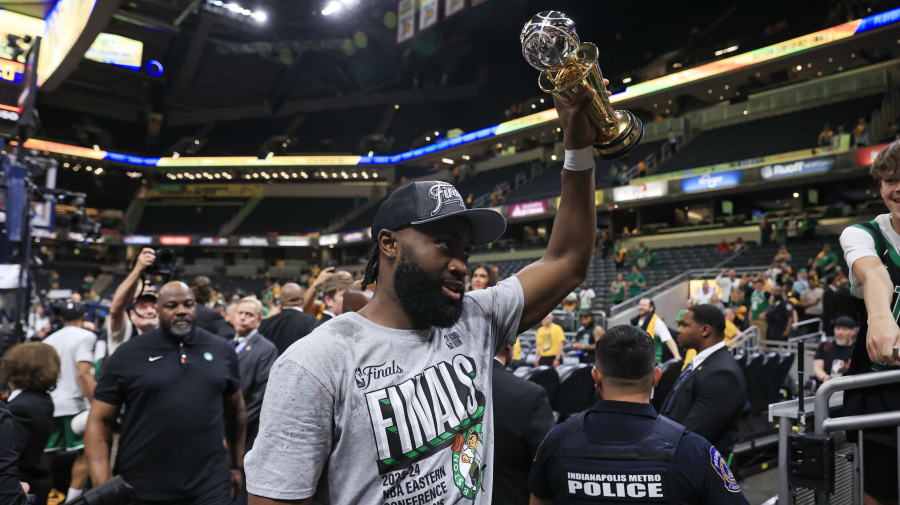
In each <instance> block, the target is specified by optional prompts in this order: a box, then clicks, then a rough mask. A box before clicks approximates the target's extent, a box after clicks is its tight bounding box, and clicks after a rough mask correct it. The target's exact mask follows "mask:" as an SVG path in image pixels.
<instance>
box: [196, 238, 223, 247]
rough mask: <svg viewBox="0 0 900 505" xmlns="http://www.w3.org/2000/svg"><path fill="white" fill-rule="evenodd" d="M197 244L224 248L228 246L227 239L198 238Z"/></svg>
mask: <svg viewBox="0 0 900 505" xmlns="http://www.w3.org/2000/svg"><path fill="white" fill-rule="evenodd" d="M197 243H198V244H200V245H216V246H225V245H228V237H200V238H199V239H197Z"/></svg>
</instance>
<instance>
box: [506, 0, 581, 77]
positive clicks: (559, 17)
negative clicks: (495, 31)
mask: <svg viewBox="0 0 900 505" xmlns="http://www.w3.org/2000/svg"><path fill="white" fill-rule="evenodd" d="M519 40H520V42H521V43H522V55H523V56H525V60H526V61H527V62H528V64H529V65H531V66H532V67H534V68H535V69H537V70H540V71H541V72H543V71H551V72H552V71H554V70H561V69H562V68H563V67H564V66H565V64H566V60H567V59H569V58H571V57H572V56H573V55H574V54H575V53H576V52H577V51H578V45H579V44H580V43H581V40H580V39H579V38H578V34H577V33H575V22H574V21H572V20H571V19H569V18H568V17H566V15H565V14H563V13H562V12H559V11H547V12H542V13H540V14H538V15H536V16H534V17H533V18H531V20H530V21H528V23H526V24H525V28H523V29H522V35H521V36H520V37H519Z"/></svg>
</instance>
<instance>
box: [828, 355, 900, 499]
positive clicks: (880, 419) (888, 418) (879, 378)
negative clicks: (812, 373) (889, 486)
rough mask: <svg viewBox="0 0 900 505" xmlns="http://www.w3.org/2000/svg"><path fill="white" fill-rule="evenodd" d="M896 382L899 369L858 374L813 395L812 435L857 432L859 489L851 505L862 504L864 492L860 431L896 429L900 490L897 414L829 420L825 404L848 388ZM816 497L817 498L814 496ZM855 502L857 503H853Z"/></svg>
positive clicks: (899, 416) (899, 473) (835, 381)
mask: <svg viewBox="0 0 900 505" xmlns="http://www.w3.org/2000/svg"><path fill="white" fill-rule="evenodd" d="M897 383H900V370H890V371H881V372H875V373H866V374H861V375H851V376H849V377H837V378H834V379H831V380H829V381H828V382H826V383H825V384H822V386H821V387H820V388H819V390H818V391H817V392H816V400H815V432H816V433H817V434H819V435H828V434H831V433H836V432H839V431H853V430H857V431H858V432H859V438H858V442H857V443H858V445H859V452H858V454H859V457H858V458H855V459H856V461H858V463H859V473H858V475H859V482H860V485H859V490H858V493H854V500H853V502H854V505H857V504H861V503H863V494H864V489H863V486H862V484H861V483H862V482H863V475H864V472H865V468H864V467H863V443H862V441H863V430H865V429H868V428H881V427H887V426H896V427H897V441H898V449H897V451H898V453H897V461H898V471H897V481H898V488H900V412H896V411H895V412H878V413H873V414H862V415H856V416H846V417H839V418H832V417H831V413H830V411H829V405H828V402H829V400H831V397H832V395H834V394H835V393H837V392H838V391H847V390H849V389H859V388H865V387H872V386H881V385H885V384H897ZM817 498H818V497H817ZM823 498H824V497H823ZM857 500H859V501H857ZM817 501H818V503H825V501H824V499H822V500H817Z"/></svg>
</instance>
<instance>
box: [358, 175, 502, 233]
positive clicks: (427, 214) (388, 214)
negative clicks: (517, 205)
mask: <svg viewBox="0 0 900 505" xmlns="http://www.w3.org/2000/svg"><path fill="white" fill-rule="evenodd" d="M448 217H464V218H466V219H468V220H469V222H470V223H472V242H473V245H474V246H475V247H480V246H483V245H487V244H490V243H491V242H493V241H495V240H497V239H498V238H500V237H501V236H503V232H505V231H506V219H504V218H503V216H502V215H500V213H499V212H497V211H495V210H493V209H467V208H466V204H465V201H464V200H463V198H462V196H461V195H460V194H459V191H457V190H456V188H455V187H453V185H452V184H450V183H448V182H443V181H419V182H413V183H410V184H407V185H405V186H401V187H399V188H397V190H396V191H394V192H393V193H391V195H390V196H388V197H387V199H386V200H385V201H384V202H382V204H381V207H379V208H378V214H376V215H375V221H374V222H373V223H372V240H373V241H375V240H378V234H379V233H381V230H396V229H398V228H400V227H402V226H406V225H408V224H425V223H431V222H433V221H439V220H441V219H447V218H448Z"/></svg>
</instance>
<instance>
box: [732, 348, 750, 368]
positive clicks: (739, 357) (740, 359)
mask: <svg viewBox="0 0 900 505" xmlns="http://www.w3.org/2000/svg"><path fill="white" fill-rule="evenodd" d="M734 360H735V361H737V364H738V366H739V367H741V371H742V372H744V371H745V370H747V354H746V353H744V352H738V353H737V354H735V355H734Z"/></svg>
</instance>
